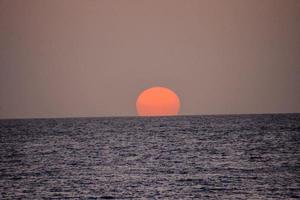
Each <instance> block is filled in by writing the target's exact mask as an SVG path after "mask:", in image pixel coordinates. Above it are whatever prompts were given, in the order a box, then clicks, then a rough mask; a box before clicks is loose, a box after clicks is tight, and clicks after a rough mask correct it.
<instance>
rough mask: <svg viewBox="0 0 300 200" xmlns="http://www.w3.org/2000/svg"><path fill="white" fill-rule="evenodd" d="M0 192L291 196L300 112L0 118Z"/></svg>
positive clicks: (297, 185)
mask: <svg viewBox="0 0 300 200" xmlns="http://www.w3.org/2000/svg"><path fill="white" fill-rule="evenodd" d="M0 143H1V144H0V159H1V160H0V161H1V162H0V199H299V198H300V114H273V115H227V116H225V115H224V116H178V117H120V118H68V119H27V120H0Z"/></svg>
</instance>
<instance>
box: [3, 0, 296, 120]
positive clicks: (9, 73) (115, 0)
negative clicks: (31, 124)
mask: <svg viewBox="0 0 300 200" xmlns="http://www.w3.org/2000/svg"><path fill="white" fill-rule="evenodd" d="M299 10H300V1H299V0H248V1H246V0H245V1H242V0H226V1H220V0H99V1H93V0H88V1H81V0H48V1H40V0H26V1H22V0H0V118H39V117H42V118H45V117H88V116H91V117H94V116H134V115H136V109H135V102H136V99H137V97H138V95H139V94H140V93H141V92H142V91H143V90H144V89H146V88H149V87H152V86H163V87H168V88H170V89H172V90H173V91H175V92H176V93H177V95H178V96H179V97H180V100H181V109H180V113H179V114H180V115H191V114H192V115H202V114H246V113H290V112H293V113H294V112H300V12H299Z"/></svg>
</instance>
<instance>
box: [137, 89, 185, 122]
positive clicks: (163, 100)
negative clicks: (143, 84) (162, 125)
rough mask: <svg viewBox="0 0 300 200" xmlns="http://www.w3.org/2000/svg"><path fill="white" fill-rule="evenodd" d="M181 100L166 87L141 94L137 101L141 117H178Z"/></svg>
mask: <svg viewBox="0 0 300 200" xmlns="http://www.w3.org/2000/svg"><path fill="white" fill-rule="evenodd" d="M179 109H180V100H179V98H178V96H177V94H176V93H175V92H173V91H172V90H170V89H168V88H165V87H152V88H148V89H146V90H144V91H143V92H141V93H140V95H139V96H138V98H137V100H136V110H137V113H138V115H139V116H168V115H177V114H178V112H179Z"/></svg>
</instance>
